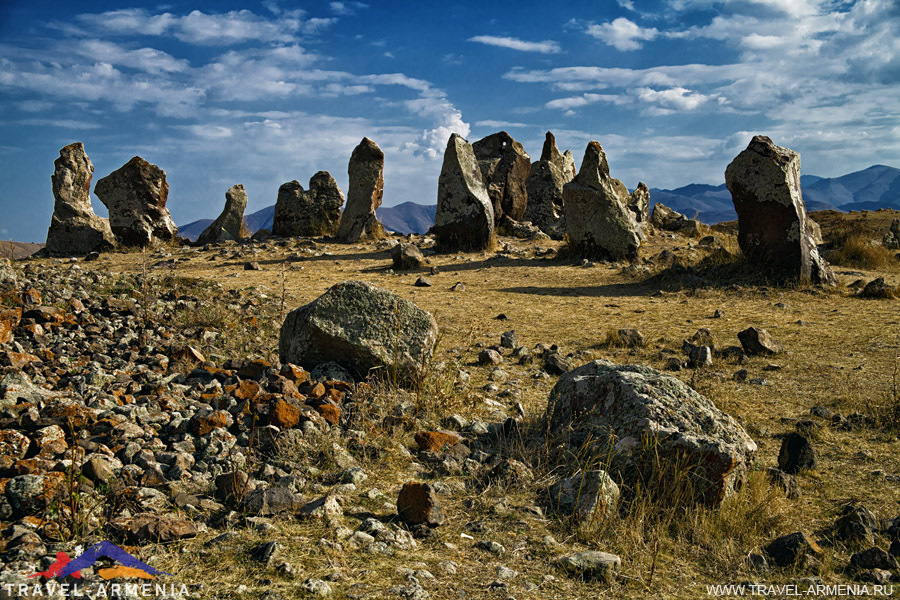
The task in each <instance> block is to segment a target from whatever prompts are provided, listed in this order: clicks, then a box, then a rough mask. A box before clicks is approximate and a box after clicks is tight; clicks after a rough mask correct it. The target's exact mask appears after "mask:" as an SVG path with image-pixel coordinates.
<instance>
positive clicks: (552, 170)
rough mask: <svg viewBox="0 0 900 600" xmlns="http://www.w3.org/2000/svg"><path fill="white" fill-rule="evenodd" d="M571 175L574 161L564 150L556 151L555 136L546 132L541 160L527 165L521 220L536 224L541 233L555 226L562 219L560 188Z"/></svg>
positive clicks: (562, 203) (549, 230) (572, 175)
mask: <svg viewBox="0 0 900 600" xmlns="http://www.w3.org/2000/svg"><path fill="white" fill-rule="evenodd" d="M574 178H575V161H574V159H573V158H572V153H571V152H569V151H568V150H566V153H565V154H560V152H559V148H557V147H556V138H555V137H553V134H552V133H551V132H549V131H548V132H547V135H546V137H545V138H544V148H543V150H542V151H541V159H540V160H539V161H537V162H536V163H534V164H532V165H531V171H530V172H529V174H528V179H527V180H526V181H525V190H526V192H527V195H528V206H527V207H526V208H525V217H524V218H525V220H526V221H531V222H532V223H533V224H534V225H536V226H538V227H540V229H541V230H542V231H543V232H544V233H548V234H549V233H551V232H552V231H554V230H555V229H558V228H559V226H560V224H561V222H562V218H563V206H564V201H563V187H564V186H565V185H566V184H567V183H569V182H570V181H572V180H573V179H574Z"/></svg>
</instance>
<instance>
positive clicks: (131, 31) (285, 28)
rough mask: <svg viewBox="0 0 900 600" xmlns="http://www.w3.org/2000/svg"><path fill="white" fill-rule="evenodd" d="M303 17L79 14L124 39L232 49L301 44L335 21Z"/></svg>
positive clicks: (133, 11) (85, 22) (137, 11)
mask: <svg viewBox="0 0 900 600" xmlns="http://www.w3.org/2000/svg"><path fill="white" fill-rule="evenodd" d="M270 9H271V7H270ZM302 14H303V13H302V11H296V10H295V11H279V12H277V13H275V14H274V17H275V18H267V17H264V16H259V15H256V14H254V13H253V12H251V11H249V10H237V11H230V12H227V13H218V14H214V13H204V12H203V11H200V10H194V11H191V12H190V13H188V14H187V15H181V16H179V15H174V14H172V13H168V12H165V13H161V14H152V13H150V12H148V11H147V10H145V9H141V8H127V9H119V10H112V11H107V12H104V13H99V14H83V15H79V16H78V17H77V21H78V23H79V24H80V25H81V26H82V27H84V28H87V29H88V30H90V31H95V32H104V33H108V34H114V35H121V36H125V35H144V36H147V35H150V36H164V35H171V36H173V37H175V38H176V39H178V40H181V41H182V42H186V43H188V44H194V45H198V46H229V45H234V44H241V43H245V42H250V41H261V42H269V43H272V42H281V43H291V42H296V41H298V38H299V36H301V35H308V34H313V33H315V32H317V31H318V30H320V29H322V28H323V27H327V26H329V25H332V24H333V23H334V22H335V19H332V18H311V19H304V18H303V17H302ZM58 27H60V28H62V29H64V30H65V31H68V32H70V33H77V30H76V29H73V28H71V27H66V25H58Z"/></svg>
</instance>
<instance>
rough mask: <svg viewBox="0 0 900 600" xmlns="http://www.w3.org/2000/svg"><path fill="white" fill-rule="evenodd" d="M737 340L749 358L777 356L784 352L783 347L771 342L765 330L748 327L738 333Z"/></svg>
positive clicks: (773, 341)
mask: <svg viewBox="0 0 900 600" xmlns="http://www.w3.org/2000/svg"><path fill="white" fill-rule="evenodd" d="M738 339H739V340H740V341H741V346H742V347H743V348H744V353H745V354H748V355H750V356H753V355H757V354H763V355H771V354H778V353H780V352H782V351H784V346H782V345H781V344H779V343H778V342H776V341H775V340H773V339H772V336H771V335H769V332H768V331H766V330H765V329H757V328H756V327H748V328H747V329H745V330H743V331H741V332H740V333H738Z"/></svg>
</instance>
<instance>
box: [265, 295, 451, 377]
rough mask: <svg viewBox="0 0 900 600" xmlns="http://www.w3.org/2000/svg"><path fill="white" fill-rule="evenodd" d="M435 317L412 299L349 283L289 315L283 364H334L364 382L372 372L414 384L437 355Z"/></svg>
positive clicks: (307, 366) (283, 335)
mask: <svg viewBox="0 0 900 600" xmlns="http://www.w3.org/2000/svg"><path fill="white" fill-rule="evenodd" d="M437 334H438V329H437V324H436V323H435V321H434V318H433V317H432V316H431V315H430V314H429V313H427V312H426V311H424V310H422V309H421V308H419V307H418V306H416V305H415V304H413V303H412V302H410V301H409V300H404V299H403V298H401V297H399V296H397V295H396V294H393V293H391V292H388V291H386V290H382V289H380V288H377V287H375V286H374V285H372V284H370V283H364V282H360V281H345V282H343V283H338V284H336V285H333V286H331V287H330V288H329V289H328V291H326V292H325V293H324V294H322V295H321V296H319V297H318V298H316V299H315V300H313V301H312V302H310V303H309V304H307V305H305V306H301V307H300V308H297V309H295V310H293V311H291V312H290V313H289V314H288V316H287V318H286V319H285V320H284V325H282V327H281V335H280V337H279V341H278V349H279V353H280V356H281V362H282V363H293V364H295V365H300V366H302V367H303V368H305V369H307V370H312V369H313V368H315V367H316V365H319V364H321V363H326V362H329V361H334V362H336V363H338V364H339V365H341V366H342V367H344V368H345V369H347V370H348V371H350V372H351V373H352V374H353V375H354V376H355V377H357V378H359V379H362V378H364V377H365V376H366V375H367V374H368V372H369V371H370V370H372V369H381V370H383V373H384V375H385V376H387V377H392V376H393V374H394V369H395V367H396V370H397V374H398V375H399V376H400V377H402V378H404V379H413V378H414V377H415V374H416V373H417V372H418V370H419V369H420V368H421V367H422V365H423V364H426V363H427V362H428V360H429V359H430V358H431V354H432V352H433V351H434V345H435V342H436V341H437Z"/></svg>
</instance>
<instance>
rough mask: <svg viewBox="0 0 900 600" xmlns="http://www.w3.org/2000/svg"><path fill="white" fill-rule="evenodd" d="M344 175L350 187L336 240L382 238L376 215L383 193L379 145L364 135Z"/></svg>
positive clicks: (351, 240)
mask: <svg viewBox="0 0 900 600" xmlns="http://www.w3.org/2000/svg"><path fill="white" fill-rule="evenodd" d="M347 174H348V175H349V177H350V187H349V189H348V190H347V206H346V207H345V208H344V213H343V214H342V215H341V224H340V227H338V235H337V236H338V239H340V240H343V241H345V242H358V241H360V240H363V239H366V240H379V239H381V238H383V237H384V227H382V225H381V222H380V221H379V220H378V218H377V217H376V216H375V210H376V209H377V208H378V207H379V206H381V199H382V196H383V195H384V152H382V151H381V148H379V147H378V144H376V143H375V142H373V141H372V140H370V139H369V138H363V139H362V141H361V142H360V143H359V145H358V146H357V147H356V148H354V150H353V154H351V155H350V164H349V165H348V166H347Z"/></svg>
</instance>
